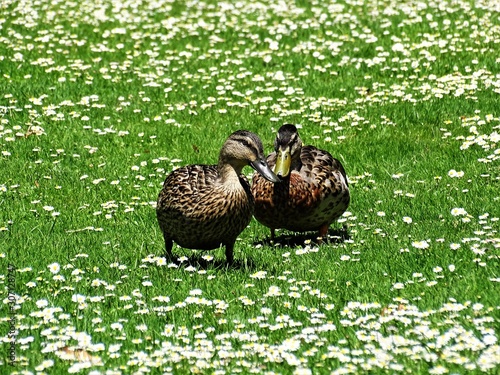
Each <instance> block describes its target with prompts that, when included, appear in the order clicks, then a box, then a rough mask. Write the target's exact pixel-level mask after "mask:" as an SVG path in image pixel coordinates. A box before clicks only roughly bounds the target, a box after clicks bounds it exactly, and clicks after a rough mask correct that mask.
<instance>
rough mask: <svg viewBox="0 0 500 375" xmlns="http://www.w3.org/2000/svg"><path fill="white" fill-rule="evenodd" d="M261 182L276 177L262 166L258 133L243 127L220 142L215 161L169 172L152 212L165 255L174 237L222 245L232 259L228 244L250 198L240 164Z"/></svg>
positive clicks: (206, 246) (184, 243) (247, 213)
mask: <svg viewBox="0 0 500 375" xmlns="http://www.w3.org/2000/svg"><path fill="white" fill-rule="evenodd" d="M247 165H249V166H250V167H252V168H253V169H255V171H256V173H259V174H260V175H261V176H263V178H264V179H265V180H266V181H269V182H270V183H275V182H278V181H279V178H278V177H277V176H276V175H275V174H274V173H273V171H272V170H271V169H270V167H269V166H268V165H267V162H266V159H265V154H264V151H263V144H262V141H261V139H260V138H259V136H258V135H257V134H255V133H253V132H250V131H248V130H238V131H236V132H234V133H232V134H231V135H230V136H229V137H228V138H227V139H226V141H225V142H224V144H223V146H222V148H221V150H220V153H219V160H218V164H217V165H204V164H194V165H187V166H184V167H180V168H178V169H175V170H174V171H172V172H171V173H170V174H169V175H168V176H167V177H166V178H165V181H164V183H163V187H162V189H161V190H160V193H159V194H158V199H157V204H156V216H157V219H158V224H159V227H160V229H161V231H162V233H163V238H164V240H165V251H166V257H167V258H172V257H173V255H172V247H173V244H174V242H175V243H176V244H177V245H179V246H180V247H183V248H188V249H199V250H212V249H217V248H219V247H221V246H224V247H225V255H226V261H227V262H228V263H230V264H231V263H233V261H234V255H233V251H234V243H235V242H236V238H237V237H238V236H239V234H240V233H241V232H242V231H243V230H244V229H245V228H246V227H247V226H248V224H249V223H250V221H251V219H252V216H253V212H254V199H253V196H252V193H251V190H250V184H249V182H248V180H247V178H246V177H245V176H244V175H243V174H242V170H243V168H244V167H245V166H247Z"/></svg>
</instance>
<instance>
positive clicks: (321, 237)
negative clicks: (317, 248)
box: [318, 224, 330, 243]
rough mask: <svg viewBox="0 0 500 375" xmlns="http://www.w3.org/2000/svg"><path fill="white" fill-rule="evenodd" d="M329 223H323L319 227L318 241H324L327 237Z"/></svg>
mask: <svg viewBox="0 0 500 375" xmlns="http://www.w3.org/2000/svg"><path fill="white" fill-rule="evenodd" d="M329 226H330V225H329V224H323V225H322V226H320V227H319V230H318V243H322V242H323V241H324V240H325V239H326V235H327V234H328V227H329Z"/></svg>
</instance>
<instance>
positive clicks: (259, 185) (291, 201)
mask: <svg viewBox="0 0 500 375" xmlns="http://www.w3.org/2000/svg"><path fill="white" fill-rule="evenodd" d="M274 149H275V152H273V153H272V154H270V155H269V156H268V157H267V163H268V164H269V166H270V167H271V168H274V173H275V174H276V175H277V176H278V177H279V178H280V179H281V182H278V183H275V184H273V183H269V182H267V181H266V180H265V179H263V178H262V177H261V176H259V175H257V174H254V176H253V181H252V182H253V183H252V194H253V196H254V199H255V213H254V215H255V218H256V219H257V221H259V222H260V223H261V224H263V225H265V226H266V227H269V228H271V240H274V235H275V233H274V232H275V229H288V230H290V231H294V232H305V231H318V235H319V237H320V238H323V237H325V236H326V234H327V233H328V228H329V226H330V224H331V223H333V222H334V221H335V220H337V219H338V218H339V217H340V216H341V215H342V214H343V213H344V212H345V211H346V209H347V207H348V206H349V201H350V195H349V187H348V182H347V176H346V173H345V170H344V167H343V166H342V164H341V163H340V162H339V161H338V160H337V159H335V158H333V157H332V155H330V153H329V152H327V151H324V150H320V149H318V148H316V147H314V146H304V147H303V146H302V141H301V139H300V137H299V134H298V132H297V128H296V127H295V126H294V125H291V124H285V125H283V126H282V127H281V128H280V129H279V131H278V134H277V136H276V140H275V142H274Z"/></svg>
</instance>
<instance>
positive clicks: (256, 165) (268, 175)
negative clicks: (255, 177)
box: [250, 159, 280, 182]
mask: <svg viewBox="0 0 500 375" xmlns="http://www.w3.org/2000/svg"><path fill="white" fill-rule="evenodd" d="M250 166H251V167H252V168H253V169H255V170H256V171H257V172H259V174H260V175H261V176H262V177H264V178H265V179H266V180H268V181H271V182H279V181H280V179H279V178H278V176H276V175H275V174H274V172H273V171H272V170H271V168H269V165H267V163H266V161H265V160H259V159H256V160H254V161H252V162H251V163H250Z"/></svg>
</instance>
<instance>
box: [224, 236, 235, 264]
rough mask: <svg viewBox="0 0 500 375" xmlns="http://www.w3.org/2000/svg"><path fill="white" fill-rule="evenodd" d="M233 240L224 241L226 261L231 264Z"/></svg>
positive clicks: (232, 260) (232, 259)
mask: <svg viewBox="0 0 500 375" xmlns="http://www.w3.org/2000/svg"><path fill="white" fill-rule="evenodd" d="M234 242H235V241H233V242H231V243H226V244H225V247H226V261H227V263H228V264H233V262H234V255H233V250H234Z"/></svg>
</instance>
